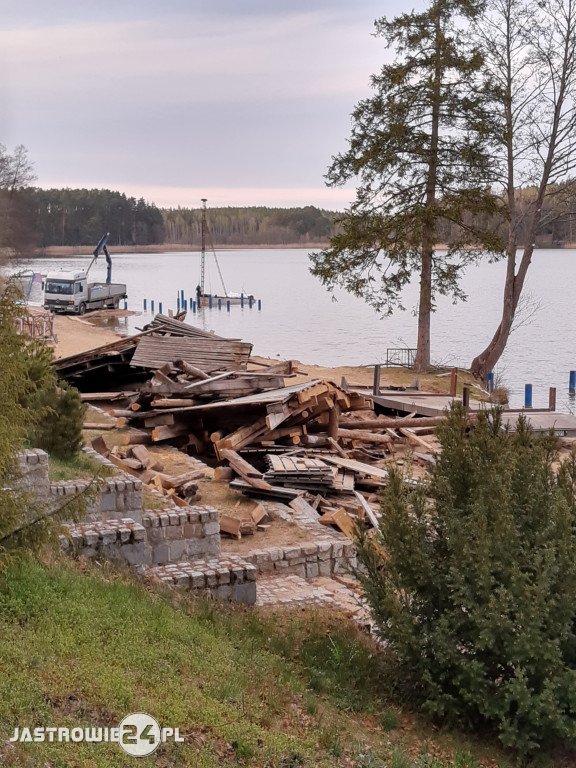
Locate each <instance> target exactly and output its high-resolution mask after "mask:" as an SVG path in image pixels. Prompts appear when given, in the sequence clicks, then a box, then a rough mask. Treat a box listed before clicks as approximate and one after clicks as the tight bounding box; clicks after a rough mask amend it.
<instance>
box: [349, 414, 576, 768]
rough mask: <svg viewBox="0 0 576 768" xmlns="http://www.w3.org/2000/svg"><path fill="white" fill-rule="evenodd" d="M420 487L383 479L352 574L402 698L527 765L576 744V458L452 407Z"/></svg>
mask: <svg viewBox="0 0 576 768" xmlns="http://www.w3.org/2000/svg"><path fill="white" fill-rule="evenodd" d="M437 432H438V436H439V439H440V442H441V444H442V453H441V454H440V455H439V457H438V461H437V463H436V465H435V467H434V469H433V471H432V473H431V478H430V480H429V481H428V482H425V483H422V484H420V485H419V486H417V487H412V486H410V485H409V484H407V483H406V481H405V478H404V477H403V476H402V475H401V474H400V472H399V471H398V470H395V469H393V470H392V471H391V473H390V478H389V483H388V485H387V488H386V489H385V491H384V492H383V496H382V500H381V513H382V515H381V520H380V528H379V531H378V532H377V535H376V536H375V537H374V538H373V539H370V538H368V537H367V536H366V534H365V533H364V532H362V531H360V530H359V531H358V546H359V555H360V561H361V562H362V563H363V565H364V567H365V570H364V571H363V573H362V574H360V578H361V580H362V582H363V585H364V589H365V593H366V597H367V600H368V603H369V605H370V607H371V609H372V612H373V615H374V618H375V620H376V623H377V627H378V632H379V634H380V636H381V638H382V640H383V641H385V643H386V645H387V647H388V649H389V651H390V654H391V658H392V659H393V662H394V664H395V669H396V672H395V675H396V680H397V681H398V684H399V686H400V687H401V690H403V691H404V693H405V694H406V695H409V696H410V698H411V699H412V701H413V702H415V703H416V704H418V705H419V706H420V707H421V708H422V709H423V710H424V711H426V712H427V713H429V714H431V715H433V716H434V717H435V718H438V719H439V720H440V721H442V722H444V723H446V724H449V725H455V726H459V727H462V726H465V727H468V728H475V729H478V728H486V727H487V726H488V727H489V728H491V729H493V730H495V731H496V732H497V734H498V736H499V738H500V740H501V741H502V743H503V744H504V745H505V746H508V747H513V748H514V749H516V750H517V752H518V753H519V754H520V755H521V756H522V757H527V756H530V755H533V754H534V753H535V752H537V751H538V750H539V749H540V748H542V747H544V746H546V745H548V744H549V743H550V742H552V741H554V742H558V741H560V742H563V743H565V744H573V743H574V742H575V741H576V632H575V619H576V529H575V523H576V515H575V494H574V490H575V482H576V456H575V455H574V454H572V455H571V456H570V457H569V458H568V459H566V460H564V461H563V462H561V463H560V465H559V466H558V464H557V458H558V457H557V440H556V438H554V437H553V436H552V435H545V436H539V435H536V434H534V433H533V432H532V430H531V429H530V427H529V426H528V424H527V423H526V421H525V420H524V419H523V418H520V420H519V422H518V427H517V430H516V431H515V432H509V431H507V430H505V429H503V428H502V420H501V413H500V411H498V410H495V411H493V412H490V413H487V412H486V413H482V412H481V413H480V414H479V416H478V419H477V422H476V425H475V426H474V427H473V428H472V429H470V427H469V426H468V423H467V419H466V414H465V413H464V411H463V409H462V408H461V407H459V406H456V407H454V408H453V409H452V411H451V412H450V413H449V414H448V416H447V418H446V419H445V421H444V423H443V424H442V425H441V426H439V427H438V428H437Z"/></svg>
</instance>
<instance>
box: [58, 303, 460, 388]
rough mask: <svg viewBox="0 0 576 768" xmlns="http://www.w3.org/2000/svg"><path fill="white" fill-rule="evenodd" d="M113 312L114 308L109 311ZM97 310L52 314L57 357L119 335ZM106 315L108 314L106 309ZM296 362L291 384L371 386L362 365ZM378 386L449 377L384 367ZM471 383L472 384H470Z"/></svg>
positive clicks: (270, 361) (255, 361)
mask: <svg viewBox="0 0 576 768" xmlns="http://www.w3.org/2000/svg"><path fill="white" fill-rule="evenodd" d="M112 311H114V310H112ZM116 312H118V313H120V314H126V312H125V311H124V310H116ZM100 314H101V313H96V312H94V313H91V315H88V316H86V315H85V316H84V317H83V318H80V317H77V316H75V315H56V316H55V318H54V328H55V332H56V337H57V342H56V344H55V345H54V349H55V354H56V357H57V358H60V357H68V356H70V355H77V354H80V353H82V352H87V351H88V350H91V349H95V348H96V347H100V346H103V345H105V344H110V343H112V342H114V341H116V340H117V339H119V338H122V337H121V336H120V335H119V334H116V333H114V332H113V331H110V330H107V329H105V328H100V327H98V326H97V325H94V324H93V323H92V322H90V320H89V319H86V317H93V318H94V319H96V318H97V317H98V315H100ZM106 314H107V315H108V316H109V315H110V311H107V312H106ZM247 341H249V339H247ZM278 362H279V361H278V360H277V359H274V358H266V357H260V356H253V357H252V358H251V362H250V367H251V368H253V369H254V370H258V369H259V368H260V370H263V368H261V367H260V365H259V364H261V365H262V366H264V365H274V364H276V363H278ZM294 362H295V363H296V369H297V371H298V374H297V375H296V376H295V377H292V378H291V379H290V380H289V381H290V383H291V384H298V383H300V382H303V381H310V380H311V379H327V380H329V381H333V382H334V383H335V384H341V383H342V379H343V378H344V379H346V383H347V384H348V385H349V386H352V387H371V386H372V383H373V380H374V369H373V368H371V367H363V366H346V365H344V366H338V367H335V368H326V367H323V366H319V365H307V364H305V363H301V362H300V361H298V360H295V361H294ZM460 377H461V383H462V382H463V381H464V379H466V382H467V383H469V384H472V382H473V380H472V378H471V377H470V376H469V375H468V374H467V373H466V372H464V371H461V373H460ZM380 382H381V385H382V386H386V385H392V386H413V385H419V386H421V387H422V388H423V389H426V390H427V391H428V392H446V391H447V389H448V387H449V385H450V379H449V377H446V375H445V374H442V373H441V372H440V373H438V372H435V373H427V374H416V373H414V372H413V371H408V370H406V369H404V368H386V369H383V370H382V375H381V380H380ZM473 386H474V385H473Z"/></svg>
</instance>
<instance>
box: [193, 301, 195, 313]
mask: <svg viewBox="0 0 576 768" xmlns="http://www.w3.org/2000/svg"><path fill="white" fill-rule="evenodd" d="M192 312H194V313H196V302H195V301H193V302H192Z"/></svg>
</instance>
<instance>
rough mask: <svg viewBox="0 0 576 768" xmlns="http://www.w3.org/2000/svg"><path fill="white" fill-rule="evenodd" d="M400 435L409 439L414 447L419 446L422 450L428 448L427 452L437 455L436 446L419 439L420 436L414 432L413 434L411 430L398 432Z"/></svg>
mask: <svg viewBox="0 0 576 768" xmlns="http://www.w3.org/2000/svg"><path fill="white" fill-rule="evenodd" d="M398 431H399V432H400V434H402V435H404V437H407V438H408V440H409V441H410V442H411V443H412V444H413V445H419V446H421V447H422V448H426V450H427V451H431V452H432V453H437V452H438V449H437V448H435V447H434V446H432V445H430V443H427V442H426V440H424V439H423V438H421V437H418V435H415V434H414V433H413V432H411V431H410V430H409V429H402V428H401V429H399V430H398Z"/></svg>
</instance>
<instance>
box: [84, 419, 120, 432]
mask: <svg viewBox="0 0 576 768" xmlns="http://www.w3.org/2000/svg"><path fill="white" fill-rule="evenodd" d="M82 429H101V430H102V431H103V432H105V431H107V430H109V429H116V424H98V423H97V422H95V421H94V422H92V421H85V422H84V424H82Z"/></svg>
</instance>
